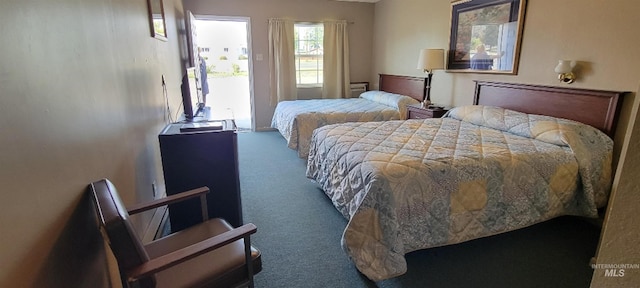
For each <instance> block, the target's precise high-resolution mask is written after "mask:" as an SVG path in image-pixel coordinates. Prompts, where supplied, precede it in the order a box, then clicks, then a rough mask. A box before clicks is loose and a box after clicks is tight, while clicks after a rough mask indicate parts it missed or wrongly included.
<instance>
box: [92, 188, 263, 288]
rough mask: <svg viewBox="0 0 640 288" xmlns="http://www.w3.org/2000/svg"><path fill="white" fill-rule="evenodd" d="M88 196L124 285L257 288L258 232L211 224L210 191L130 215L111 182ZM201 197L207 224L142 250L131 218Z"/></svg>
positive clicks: (157, 203) (160, 201) (188, 194)
mask: <svg viewBox="0 0 640 288" xmlns="http://www.w3.org/2000/svg"><path fill="white" fill-rule="evenodd" d="M89 191H90V193H91V194H92V195H91V196H92V199H93V202H94V204H95V208H96V214H97V218H98V222H99V223H98V225H99V228H100V231H101V232H102V235H103V237H104V239H105V240H106V241H107V242H108V243H109V246H110V247H111V250H112V251H113V254H114V255H115V257H116V260H117V262H118V268H119V269H120V275H121V277H122V282H123V285H133V286H139V287H238V286H248V287H253V275H254V273H258V272H260V271H261V270H262V261H261V255H260V251H259V250H257V249H255V248H253V247H251V245H250V235H251V234H253V233H255V232H256V230H257V228H256V226H255V225H253V224H251V223H249V224H245V225H242V226H240V227H237V228H233V227H231V226H230V225H229V224H228V223H227V222H226V221H225V220H223V219H220V218H216V219H208V213H207V203H206V197H205V196H206V193H208V192H209V189H208V188H207V187H202V188H199V189H194V190H190V191H186V192H182V193H179V194H176V195H171V196H169V197H166V198H162V199H157V200H154V201H151V202H149V203H146V204H140V205H135V206H134V207H130V208H129V210H128V211H127V209H125V207H124V205H123V204H122V201H121V200H120V197H119V196H118V192H117V191H116V188H115V187H114V185H113V184H112V183H111V182H110V181H109V180H107V179H103V180H100V181H96V182H93V183H91V184H90V185H89ZM198 196H199V197H200V199H201V204H202V210H203V214H202V215H203V219H205V220H204V221H203V222H202V223H199V224H197V225H195V226H192V227H189V228H187V229H184V230H182V231H179V232H176V233H173V234H171V235H168V236H166V237H163V238H161V239H157V240H155V241H153V242H151V243H148V244H146V245H143V244H142V242H141V241H140V239H139V237H138V236H137V234H136V233H135V231H134V229H133V226H132V225H131V223H130V221H129V214H135V213H139V212H142V211H146V210H149V209H153V208H157V207H160V206H164V205H167V204H170V203H175V202H177V201H181V200H185V199H189V198H193V197H198ZM246 263H251V265H246Z"/></svg>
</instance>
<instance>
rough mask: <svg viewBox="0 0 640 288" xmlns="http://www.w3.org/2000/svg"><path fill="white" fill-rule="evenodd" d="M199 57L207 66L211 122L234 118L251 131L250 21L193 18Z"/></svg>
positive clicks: (240, 127)
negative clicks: (212, 120)
mask: <svg viewBox="0 0 640 288" xmlns="http://www.w3.org/2000/svg"><path fill="white" fill-rule="evenodd" d="M195 18H196V21H195V24H196V25H195V26H196V30H197V35H198V40H197V41H198V47H200V49H201V50H200V55H201V56H202V57H203V58H204V59H205V62H206V67H207V83H208V86H209V94H208V95H207V96H206V99H207V101H206V102H207V106H209V107H211V117H212V118H213V119H234V120H235V122H236V126H238V129H239V130H253V127H254V126H255V124H254V122H255V121H254V120H253V118H254V117H253V116H252V115H253V109H252V107H253V105H252V103H253V101H252V99H253V96H252V94H253V93H252V92H253V89H252V87H253V84H252V83H253V77H252V70H253V69H251V65H252V63H251V54H250V49H249V47H250V43H251V42H250V40H251V39H250V35H251V33H250V27H251V25H250V22H249V18H245V17H219V16H196V17H195Z"/></svg>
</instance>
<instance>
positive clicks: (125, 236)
mask: <svg viewBox="0 0 640 288" xmlns="http://www.w3.org/2000/svg"><path fill="white" fill-rule="evenodd" d="M89 190H90V191H91V194H92V199H93V203H94V204H95V208H96V213H97V217H98V222H99V223H98V224H99V226H100V230H101V232H102V233H103V237H105V238H106V239H105V240H107V241H108V242H109V246H110V247H111V251H112V252H113V254H114V256H115V257H116V260H117V261H118V266H119V268H120V271H121V273H122V272H124V271H127V270H129V269H131V268H132V267H135V266H138V265H140V264H142V263H144V262H147V261H149V255H148V254H147V252H146V250H145V249H144V246H143V245H142V241H140V238H138V235H137V234H136V232H135V230H134V229H133V226H132V225H131V222H130V221H129V213H128V212H127V210H126V208H125V207H124V205H123V204H122V200H120V197H119V196H118V191H117V190H116V188H115V186H113V183H111V181H109V180H107V179H102V180H99V181H96V182H93V183H91V185H89ZM148 280H151V281H153V279H148ZM148 280H147V281H148ZM145 282H146V281H145Z"/></svg>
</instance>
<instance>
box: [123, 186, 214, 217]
mask: <svg viewBox="0 0 640 288" xmlns="http://www.w3.org/2000/svg"><path fill="white" fill-rule="evenodd" d="M206 193H209V188H208V187H200V188H196V189H192V190H189V191H185V192H180V193H178V194H174V195H170V196H167V197H163V198H160V199H156V200H153V201H149V202H145V203H139V204H134V205H132V206H131V207H128V208H127V210H128V212H129V215H132V214H136V213H140V212H144V211H147V210H151V209H154V208H158V207H160V206H165V205H167V204H172V203H175V202H180V201H183V200H186V199H190V198H194V197H198V196H200V195H203V194H206Z"/></svg>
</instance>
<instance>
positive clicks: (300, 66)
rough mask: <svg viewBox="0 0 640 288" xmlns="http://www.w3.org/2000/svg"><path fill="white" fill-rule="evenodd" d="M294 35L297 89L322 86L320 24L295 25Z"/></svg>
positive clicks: (322, 35) (321, 33) (321, 29)
mask: <svg viewBox="0 0 640 288" xmlns="http://www.w3.org/2000/svg"><path fill="white" fill-rule="evenodd" d="M294 33H295V34H294V45H295V47H294V49H295V54H296V55H295V65H296V84H297V85H298V87H300V86H310V87H317V86H322V55H323V47H324V46H323V43H322V39H323V37H324V27H323V25H322V23H319V24H315V23H313V24H310V23H304V24H301V23H296V24H295V25H294Z"/></svg>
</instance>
